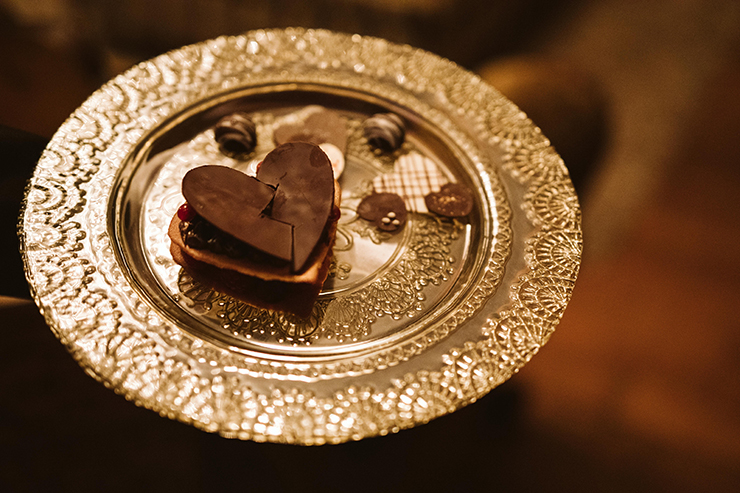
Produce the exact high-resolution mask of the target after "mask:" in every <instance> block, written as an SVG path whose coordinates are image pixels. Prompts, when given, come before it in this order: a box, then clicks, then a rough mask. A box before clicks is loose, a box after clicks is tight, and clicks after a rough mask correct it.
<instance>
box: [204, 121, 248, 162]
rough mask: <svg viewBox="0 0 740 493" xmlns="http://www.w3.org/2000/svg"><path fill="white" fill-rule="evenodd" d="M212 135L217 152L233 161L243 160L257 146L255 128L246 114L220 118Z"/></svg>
mask: <svg viewBox="0 0 740 493" xmlns="http://www.w3.org/2000/svg"><path fill="white" fill-rule="evenodd" d="M213 133H214V137H215V139H216V142H217V143H218V150H219V151H221V152H222V153H223V154H225V155H226V156H229V157H232V158H235V159H243V158H245V157H246V156H247V155H248V154H249V153H250V152H252V151H253V150H254V148H255V146H256V145H257V126H256V125H255V124H254V122H253V121H252V119H251V118H249V115H247V114H246V113H242V112H239V113H232V114H231V115H228V116H225V117H223V118H221V119H220V120H219V121H218V123H217V124H216V127H215V128H214V130H213Z"/></svg>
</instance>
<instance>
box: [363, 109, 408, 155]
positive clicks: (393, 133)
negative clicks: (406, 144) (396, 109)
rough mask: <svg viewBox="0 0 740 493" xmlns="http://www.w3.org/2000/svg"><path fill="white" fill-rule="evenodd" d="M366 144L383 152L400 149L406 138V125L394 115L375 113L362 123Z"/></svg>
mask: <svg viewBox="0 0 740 493" xmlns="http://www.w3.org/2000/svg"><path fill="white" fill-rule="evenodd" d="M363 132H364V135H365V138H366V139H367V142H368V144H370V145H371V146H373V147H375V148H378V149H380V150H382V151H385V152H392V151H395V150H396V149H398V148H399V147H401V145H402V144H403V140H404V138H405V137H406V125H405V124H404V122H403V119H402V118H401V117H400V116H398V115H396V114H395V113H377V114H375V115H373V116H371V117H370V118H368V119H367V120H365V122H364V123H363Z"/></svg>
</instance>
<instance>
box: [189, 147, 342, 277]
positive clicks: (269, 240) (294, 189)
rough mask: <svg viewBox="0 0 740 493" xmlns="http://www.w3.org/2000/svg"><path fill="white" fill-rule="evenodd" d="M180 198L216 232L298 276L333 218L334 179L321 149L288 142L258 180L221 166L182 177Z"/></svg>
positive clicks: (275, 152) (259, 173)
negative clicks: (218, 231)
mask: <svg viewBox="0 0 740 493" xmlns="http://www.w3.org/2000/svg"><path fill="white" fill-rule="evenodd" d="M182 193H183V195H184V197H185V200H186V201H187V203H188V204H189V205H190V206H191V207H192V208H193V209H194V210H195V212H196V213H197V214H198V215H199V216H200V217H202V218H203V219H205V220H206V221H208V222H209V223H210V224H212V225H213V226H215V227H216V228H217V229H218V230H220V231H222V232H224V233H226V234H228V235H231V236H233V237H234V238H236V239H237V240H239V241H242V242H244V243H245V244H247V245H249V246H251V247H253V248H256V249H257V250H259V251H261V252H263V253H266V254H268V255H271V256H273V257H275V258H276V259H279V260H281V261H285V262H288V263H289V264H290V266H291V270H292V272H299V271H301V269H303V267H304V266H305V265H306V262H307V260H308V259H309V257H310V256H311V252H313V250H314V248H315V247H316V245H317V244H318V242H319V240H321V238H322V235H323V233H324V229H325V227H326V225H327V223H328V221H329V218H330V216H331V214H332V208H333V205H334V177H333V173H332V168H331V163H330V161H329V158H328V157H327V156H326V154H325V153H324V152H323V151H322V150H321V149H320V148H318V147H317V146H315V145H312V144H309V143H305V142H289V143H286V144H283V145H280V146H278V147H276V148H275V149H273V150H272V151H271V152H270V153H269V154H268V155H267V156H265V159H264V160H263V162H262V163H261V164H260V166H259V169H258V170H257V176H256V177H251V176H248V175H245V174H244V173H241V172H240V171H237V170H234V169H232V168H228V167H225V166H201V167H198V168H195V169H193V170H190V171H189V172H188V173H187V174H186V175H185V177H184V178H183V182H182Z"/></svg>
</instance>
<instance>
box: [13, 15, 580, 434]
mask: <svg viewBox="0 0 740 493" xmlns="http://www.w3.org/2000/svg"><path fill="white" fill-rule="evenodd" d="M286 48H287V49H286ZM229 50H232V51H229ZM234 50H237V52H238V53H239V55H238V56H236V57H235V56H234V55H233V53H234ZM379 55H381V56H379ZM281 57H282V58H281ZM193 63H195V64H197V65H198V68H199V69H200V71H198V70H193V71H185V73H178V72H177V70H178V69H179V68H182V64H193ZM294 64H306V65H308V66H309V69H311V70H315V71H318V73H324V72H325V73H329V72H331V71H336V70H340V69H342V70H347V71H348V72H349V73H354V74H359V75H361V76H363V77H372V78H375V79H377V80H378V81H385V83H389V84H395V85H397V86H398V87H399V90H402V91H405V92H407V93H409V94H411V95H412V96H414V97H417V98H419V99H420V100H423V101H424V102H425V104H428V105H429V106H430V107H431V108H433V109H434V110H435V111H441V112H443V113H444V114H445V115H446V116H447V117H450V118H454V119H455V121H456V123H458V124H459V125H460V126H461V128H464V129H465V131H466V133H467V136H468V137H470V138H472V139H474V140H475V142H476V144H477V145H478V146H480V147H481V148H483V149H485V152H487V153H490V154H496V155H498V156H500V159H499V161H500V164H499V166H498V167H497V168H496V169H495V170H494V172H495V173H498V175H499V176H500V178H501V180H502V181H503V182H504V184H505V188H506V193H508V194H511V195H513V196H516V197H517V200H515V201H514V202H515V203H516V204H517V205H518V206H519V207H518V208H512V210H511V214H512V216H514V218H513V220H514V221H515V222H516V224H526V226H525V227H519V230H518V231H515V232H514V240H515V241H514V245H512V246H513V253H512V256H511V258H509V259H503V258H502V259H498V260H499V261H500V264H501V266H502V269H503V266H504V265H505V266H506V272H505V273H503V272H502V275H503V283H502V286H504V287H506V288H508V296H505V294H506V293H505V294H504V295H501V296H505V297H504V300H503V302H502V303H501V304H500V306H497V309H496V311H495V313H491V314H485V315H490V316H488V317H486V318H485V320H483V321H482V323H479V324H478V325H480V326H481V328H480V330H478V329H476V330H473V331H472V333H470V334H466V336H465V337H458V338H456V340H454V341H451V344H452V345H451V346H448V347H445V348H444V351H442V354H434V355H433V356H428V355H427V356H426V357H425V360H426V361H425V363H424V365H418V367H417V368H414V369H413V371H408V372H405V373H403V374H398V372H397V374H396V375H393V378H385V379H382V378H381V384H380V385H377V386H368V385H367V384H366V383H365V384H361V385H358V384H355V383H354V382H353V381H352V380H351V378H350V379H349V381H348V382H345V381H344V380H342V381H341V383H339V384H337V385H336V386H335V387H334V388H331V389H330V390H329V391H327V392H323V391H322V392H321V393H316V392H313V391H311V390H306V389H300V388H298V387H297V386H293V387H292V388H288V387H290V386H289V385H284V386H269V388H270V390H269V392H261V391H259V390H255V389H254V388H252V386H250V385H249V378H250V377H249V376H248V375H247V376H246V377H245V376H244V375H243V374H242V373H241V372H240V371H239V370H240V369H239V368H230V369H226V368H218V370H219V371H209V370H211V368H210V367H213V366H216V365H218V364H219V363H218V351H215V352H214V353H213V354H214V358H215V359H214V360H211V361H207V358H203V357H202V355H203V354H205V353H207V352H208V351H209V350H210V348H208V347H207V346H208V343H207V342H204V341H202V340H199V339H197V338H195V337H192V336H188V335H186V334H184V333H183V331H182V330H180V329H178V328H177V327H174V326H168V322H167V321H165V320H162V319H160V318H159V317H158V316H157V315H156V314H152V313H149V312H147V311H146V307H145V306H144V304H143V303H142V304H137V303H136V302H134V303H133V304H132V305H130V306H126V307H121V306H117V304H116V302H115V301H114V300H109V299H107V298H106V296H105V295H104V289H101V286H99V285H97V283H100V282H101V280H100V278H99V277H96V276H95V275H94V274H95V272H100V271H106V274H107V275H108V276H113V277H115V276H120V275H121V274H120V271H117V270H116V268H115V266H104V265H93V263H91V262H90V261H89V259H88V258H86V257H85V255H84V252H80V251H78V250H79V249H76V248H69V246H70V244H72V245H75V244H78V243H75V242H77V241H79V240H81V239H82V238H84V236H85V235H86V231H85V230H84V229H83V228H81V227H80V222H83V223H84V217H85V214H90V211H91V210H99V209H100V208H101V207H102V208H104V207H106V205H105V204H101V203H95V200H96V199H95V197H94V196H93V197H91V198H90V199H91V200H89V198H88V197H86V190H87V186H88V184H89V183H90V182H93V181H97V180H103V181H104V180H111V176H110V173H111V172H113V171H115V166H110V164H111V161H110V160H115V159H121V158H122V157H121V156H116V155H114V154H110V155H109V154H106V148H108V146H109V145H110V143H111V142H113V141H120V140H121V139H123V140H126V141H127V142H128V144H130V145H135V143H136V142H137V141H138V139H139V138H141V136H142V135H143V133H144V132H145V131H146V129H147V128H151V127H152V126H154V125H157V124H160V123H161V121H162V120H163V119H166V118H168V117H169V116H170V115H173V114H176V113H177V112H178V110H179V109H181V108H183V107H184V106H185V105H187V104H192V102H193V101H197V100H198V99H203V98H206V97H212V96H213V94H214V91H215V89H214V88H215V87H217V88H218V89H219V90H220V91H228V90H231V89H234V88H238V87H239V84H243V80H241V81H240V80H239V78H238V77H234V76H233V73H234V72H233V70H234V65H237V66H239V68H241V69H242V70H243V69H245V68H248V69H250V70H252V71H255V72H261V71H264V72H265V73H269V72H270V71H271V70H275V69H276V67H277V69H281V68H282V69H285V68H286V67H288V66H289V65H290V66H295V65H294ZM204 67H205V68H208V67H210V68H211V69H212V70H211V71H208V70H204ZM214 67H215V68H216V69H220V70H221V71H220V72H219V70H213V68H214ZM280 73H282V74H283V75H285V70H283V71H282V72H280ZM224 74H225V75H224ZM199 77H200V78H202V79H201V80H198V78H199ZM208 77H212V78H214V80H210V81H209V80H207V79H208ZM219 77H220V78H219ZM132 80H136V81H137V87H136V88H135V90H134V89H132V88H131V87H128V86H127V82H130V81H132ZM268 80H270V78H269V77H267V78H265V79H262V83H265V81H268ZM199 82H200V83H199ZM147 84H156V85H157V87H158V89H159V90H163V91H165V92H166V93H167V97H166V98H163V99H164V100H163V101H162V102H161V105H160V104H159V102H154V101H150V100H147V99H146V98H147V94H148V93H147V92H146V86H147ZM106 91H108V92H106ZM209 91H210V92H209ZM141 105H145V106H146V107H147V109H148V110H149V112H150V115H149V118H150V120H146V121H144V123H141V122H137V124H133V125H129V124H131V120H135V119H136V111H135V110H136V108H137V107H139V106H141ZM112 111H118V114H119V115H123V116H124V119H125V115H127V114H129V115H130V118H131V120H129V121H128V122H127V121H121V120H119V121H118V122H116V124H115V125H114V124H112V123H111V121H110V120H107V119H106V118H97V119H96V118H95V117H94V115H96V114H97V115H105V114H106V112H112ZM137 125H138V126H137ZM116 127H120V128H116ZM72 136H74V138H72ZM19 235H20V238H21V254H22V256H23V261H24V265H25V268H26V276H27V279H28V282H29V285H30V288H31V293H32V296H33V298H34V300H35V301H36V303H37V305H38V306H39V308H40V311H41V313H42V314H43V315H44V316H45V318H46V320H47V322H48V324H49V325H50V327H51V329H52V330H53V331H54V333H55V335H56V336H57V337H58V338H59V339H60V341H61V342H62V343H63V344H64V345H65V346H66V347H67V349H68V350H69V351H70V352H71V354H72V355H73V356H74V357H75V359H77V361H78V362H79V363H80V365H81V366H83V368H85V369H86V371H87V372H88V373H89V374H90V375H91V376H93V377H94V378H96V379H97V380H99V381H101V382H102V383H104V384H105V385H106V386H108V387H109V388H112V389H113V390H115V391H116V392H117V393H120V394H122V395H124V396H125V397H126V398H127V399H129V400H132V401H134V402H135V403H136V404H137V405H140V406H143V407H146V408H149V409H152V410H154V411H156V412H159V413H160V414H161V415H163V416H167V417H169V418H171V419H178V420H180V421H183V422H186V423H190V424H192V425H194V426H196V427H198V428H201V429H204V430H207V431H211V432H218V433H220V434H221V435H223V436H226V437H235V438H241V439H251V440H255V441H273V442H287V443H298V444H307V445H311V444H321V443H339V442H343V441H347V440H359V439H361V438H364V437H368V436H373V435H384V434H387V433H389V432H396V431H398V430H400V429H403V428H408V427H411V426H414V425H416V424H421V423H425V422H427V421H429V420H431V419H433V418H436V417H438V416H441V415H443V414H446V413H449V412H452V411H454V410H455V409H457V408H459V407H461V406H463V405H466V404H468V403H470V402H474V401H475V400H476V399H477V398H479V397H481V396H483V395H485V394H486V393H487V392H488V391H490V390H491V389H492V388H494V387H495V386H497V385H499V384H501V383H502V382H504V381H505V380H507V379H508V378H510V377H511V375H513V374H514V373H516V372H517V371H518V370H519V369H520V368H521V367H522V366H523V365H524V364H526V363H527V362H528V361H529V360H530V359H531V357H532V356H533V355H534V354H535V353H536V352H537V351H538V350H539V348H540V347H541V346H542V345H543V344H545V343H546V342H547V340H548V339H549V337H550V335H551V334H552V332H553V330H554V328H555V326H556V325H557V323H558V322H559V320H560V318H561V316H562V313H563V310H564V309H565V307H566V305H567V303H568V301H569V299H570V296H571V292H572V289H573V285H574V283H575V280H576V277H577V273H578V268H579V265H580V256H581V251H582V239H581V229H580V208H579V205H578V199H577V196H576V194H575V190H574V189H573V187H572V184H571V182H570V180H569V177H568V172H567V169H566V168H565V165H564V163H563V162H562V160H561V159H560V157H559V156H558V155H557V153H556V152H555V150H554V149H553V148H552V146H551V145H550V143H549V141H548V140H547V139H546V138H545V137H544V136H543V135H542V134H541V132H540V131H539V129H538V128H537V127H536V126H535V125H534V124H533V123H532V122H531V121H530V120H529V119H528V118H527V117H526V115H524V114H523V113H522V112H521V111H520V110H519V109H518V108H516V106H515V105H514V104H513V103H511V102H510V101H508V100H507V99H506V98H504V97H503V96H502V95H501V94H500V93H498V92H497V91H496V90H495V89H493V88H491V87H490V86H488V85H486V84H485V83H484V82H483V81H482V80H481V79H480V78H478V77H477V76H475V75H473V74H471V73H469V72H467V71H465V70H464V69H462V68H460V67H458V66H457V65H455V64H454V63H452V62H449V61H447V60H444V59H441V58H439V57H437V56H436V55H433V54H430V53H428V52H425V51H423V50H419V49H415V48H411V47H409V46H402V45H395V44H393V43H390V42H387V41H385V40H382V39H378V38H371V37H362V36H358V35H346V34H338V33H333V32H330V31H324V30H306V29H297V28H296V29H286V30H260V31H252V32H248V33H245V34H243V35H240V36H229V37H227V36H224V37H220V38H216V39H214V40H209V41H204V42H201V43H198V44H195V45H190V46H186V47H183V48H180V49H178V50H174V51H172V52H170V53H166V54H164V55H161V56H159V57H157V58H155V59H152V60H150V61H147V62H143V63H141V64H139V65H137V66H136V67H133V68H132V69H130V70H129V71H127V72H125V73H124V74H122V75H120V76H118V77H117V78H115V79H113V80H112V81H110V82H109V83H108V84H106V85H104V86H103V88H101V89H100V90H98V91H96V92H95V93H94V94H93V95H92V96H91V97H90V98H89V99H88V100H87V101H86V102H85V103H83V105H82V106H81V107H80V108H79V109H78V110H77V111H76V112H75V113H73V114H72V115H71V117H70V118H69V119H68V120H67V121H66V122H65V123H64V124H63V125H62V127H61V128H60V130H59V131H58V132H57V133H56V134H55V136H54V137H53V138H52V140H51V142H50V144H49V146H48V147H47V149H46V150H45V151H44V154H43V155H42V157H41V159H40V161H39V165H38V167H37V169H36V172H35V173H34V176H33V178H32V180H31V182H30V183H29V187H28V190H27V193H26V199H25V202H24V210H23V212H22V214H21V219H20V223H19ZM97 240H98V239H97V238H91V239H90V241H97ZM103 246H104V247H105V246H106V245H105V244H104V243H103ZM107 247H110V245H109V244H108V245H107ZM111 257H114V256H113V255H111ZM119 280H120V279H119ZM103 282H105V281H103ZM124 282H125V280H124ZM501 291H504V290H502V289H499V290H497V291H496V293H497V295H498V293H499V292H501ZM132 294H133V293H132ZM133 298H134V299H135V296H134V297H133ZM137 310H141V315H142V317H143V318H144V319H145V320H146V321H145V323H139V324H134V323H131V321H130V320H128V319H127V318H126V317H125V316H123V314H122V311H124V312H126V311H129V312H136V311H137ZM478 322H481V321H480V320H478ZM151 327H156V328H157V330H152V329H151ZM165 332H166V333H167V335H168V337H172V338H173V339H179V340H181V342H182V343H183V344H185V345H186V346H188V347H190V348H191V349H192V351H190V354H183V352H181V351H177V350H174V349H173V348H172V347H170V346H169V345H168V344H167V343H165V342H164V341H163V340H162V338H161V337H160V336H159V334H160V333H165ZM468 332H471V331H470V330H469V331H468ZM430 344H434V341H430ZM196 355H198V357H196ZM411 359H412V360H413V357H412V358H411ZM430 359H431V362H430V361H429V360H430ZM201 360H202V361H201ZM214 361H216V362H217V363H216V365H214V364H213V362H214ZM401 366H402V367H403V365H401ZM405 370H406V369H405V368H401V370H399V371H405ZM288 371H290V370H289V369H288ZM247 373H248V372H247ZM382 382H385V383H382Z"/></svg>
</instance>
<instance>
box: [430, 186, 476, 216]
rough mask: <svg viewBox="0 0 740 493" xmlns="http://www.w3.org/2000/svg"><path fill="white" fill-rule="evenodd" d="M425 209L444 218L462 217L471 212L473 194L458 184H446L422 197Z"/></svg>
mask: <svg viewBox="0 0 740 493" xmlns="http://www.w3.org/2000/svg"><path fill="white" fill-rule="evenodd" d="M424 202H426V205H427V208H428V209H429V210H430V211H431V212H435V213H437V214H439V215H441V216H446V217H463V216H467V215H468V214H470V212H471V211H472V210H473V194H472V192H471V191H470V189H469V188H468V187H466V186H465V185H461V184H460V183H448V184H446V185H444V186H443V187H442V188H441V189H440V191H439V192H432V193H430V194H428V195H427V196H426V197H424Z"/></svg>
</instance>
